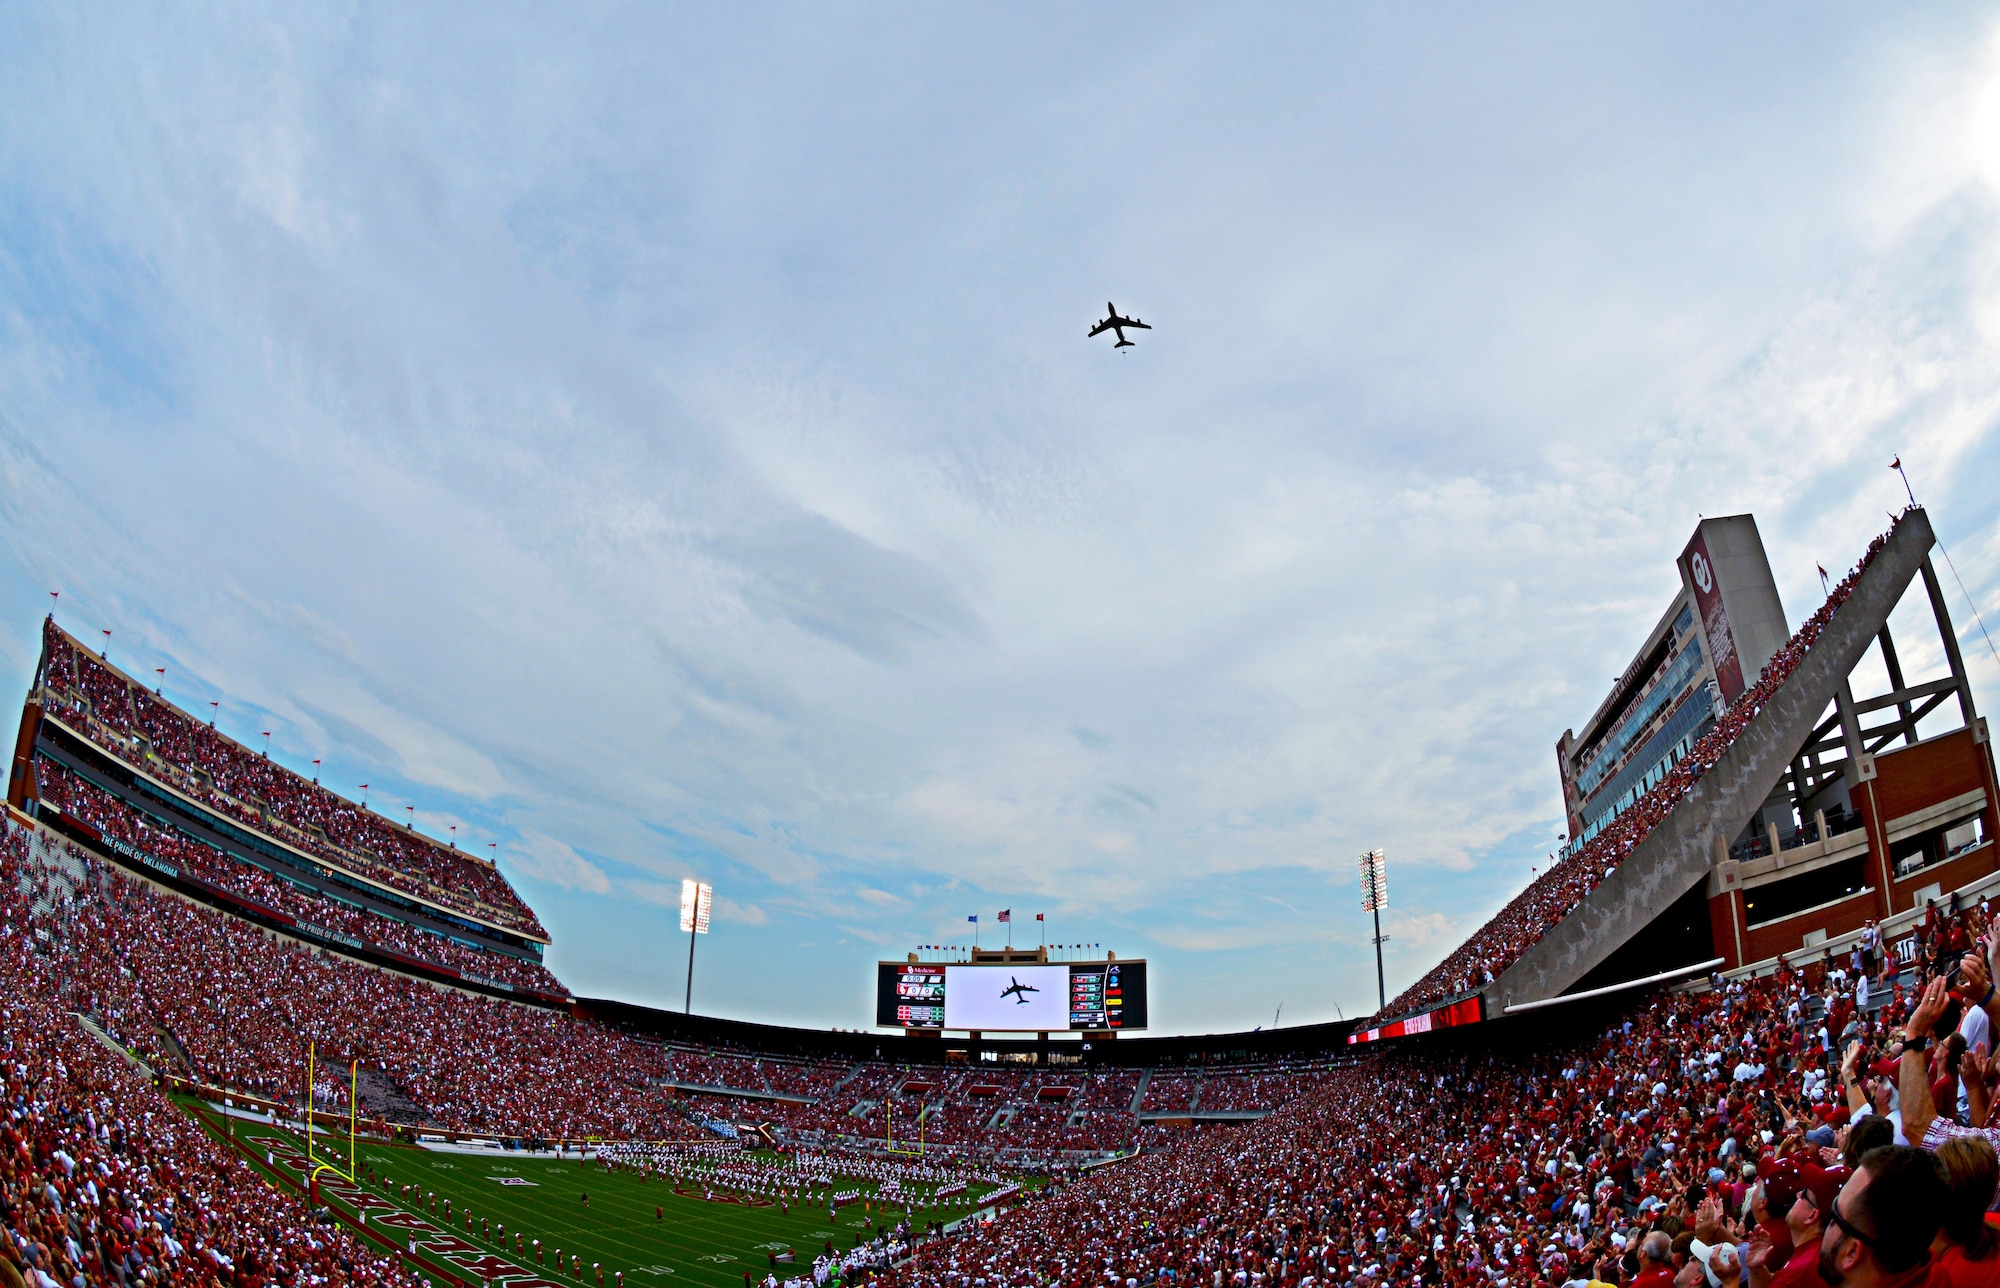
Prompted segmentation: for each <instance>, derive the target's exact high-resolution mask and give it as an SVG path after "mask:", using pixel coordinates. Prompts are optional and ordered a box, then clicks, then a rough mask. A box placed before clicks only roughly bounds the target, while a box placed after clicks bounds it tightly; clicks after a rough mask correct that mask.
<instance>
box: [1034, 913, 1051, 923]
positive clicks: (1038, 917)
mask: <svg viewBox="0 0 2000 1288" xmlns="http://www.w3.org/2000/svg"><path fill="white" fill-rule="evenodd" d="M1035 920H1036V921H1047V920H1048V918H1047V917H1044V916H1043V915H1042V914H1041V913H1039V912H1038V913H1036V914H1035Z"/></svg>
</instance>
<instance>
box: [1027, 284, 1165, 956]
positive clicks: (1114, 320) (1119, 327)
mask: <svg viewBox="0 0 2000 1288" xmlns="http://www.w3.org/2000/svg"><path fill="white" fill-rule="evenodd" d="M1104 311H1105V312H1106V313H1108V314H1110V315H1111V316H1109V317H1107V318H1105V319H1104V320H1103V321H1102V322H1099V323H1098V324H1097V325H1096V326H1094V327H1092V328H1090V336H1099V335H1103V334H1104V333H1105V332H1106V331H1116V332H1117V333H1118V343H1117V344H1114V345H1112V346H1111V347H1112V348H1114V349H1129V348H1131V347H1132V342H1131V341H1130V340H1127V339H1126V338H1125V328H1126V327H1128V326H1129V327H1132V328H1134V329H1135V330H1139V331H1150V330H1152V329H1153V328H1152V327H1149V326H1147V325H1146V324H1145V323H1144V322H1141V321H1140V320H1139V319H1138V318H1121V317H1119V316H1118V306H1117V305H1116V304H1112V303H1110V302H1108V301H1107V302H1106V303H1105V305H1104ZM1090 336H1085V337H1084V338H1085V339H1089V338H1090ZM1037 991H1038V992H1039V991H1040V990H1037Z"/></svg>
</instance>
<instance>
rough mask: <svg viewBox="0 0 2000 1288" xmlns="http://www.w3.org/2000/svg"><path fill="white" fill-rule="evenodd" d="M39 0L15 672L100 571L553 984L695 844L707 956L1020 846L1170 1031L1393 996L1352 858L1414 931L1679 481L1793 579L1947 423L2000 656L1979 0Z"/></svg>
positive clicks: (189, 696) (33, 60)
mask: <svg viewBox="0 0 2000 1288" xmlns="http://www.w3.org/2000/svg"><path fill="white" fill-rule="evenodd" d="M0 26H4V28H5V29H6V30H7V31H8V33H9V36H8V39H7V40H6V41H4V42H0V507H4V520H5V522H4V525H0V538H4V542H0V676H4V677H5V679H6V681H7V682H8V683H11V686H12V688H11V690H5V689H4V686H0V691H11V692H12V693H16V694H25V692H26V691H27V689H28V686H29V684H30V683H31V681H32V676H33V671H34V664H35V658H36V653H37V647H38V645H37V640H38V627H39V623H40V620H41V618H42V616H43V614H44V613H46V612H47V611H48V610H49V607H50V604H51V602H52V601H51V600H50V598H49V592H50V591H60V592H61V598H60V601H59V608H58V609H57V614H58V620H59V621H61V622H62V623H63V624H64V625H65V626H67V627H68V628H69V629H71V630H72V631H74V632H75V633H77V634H78V635H79V636H81V637H83V638H86V639H94V638H96V637H97V636H98V633H99V632H100V631H102V630H106V629H109V630H110V631H112V636H111V640H110V645H109V648H110V657H111V660H112V661H113V662H114V663H117V664H119V665H122V666H124V667H125V668H127V669H128V670H130V671H131V672H132V673H134V674H140V675H148V674H151V673H152V672H153V670H154V669H155V668H161V667H163V668H165V671H166V675H165V679H164V691H165V694H166V696H167V697H169V698H171V699H173V700H174V701H176V702H178V703H180V704H181V705H182V706H184V707H186V708H188V709H191V710H195V711H205V710H206V709H207V705H208V703H209V702H211V701H216V702H219V703H220V706H219V708H218V710H219V717H218V719H219V725H220V727H221V728H222V729H224V730H225V731H226V732H229V733H232V734H234V735H236V736H237V737H239V738H242V739H244V740H245V741H246V742H253V743H255V742H260V741H261V740H260V739H259V738H258V737H257V735H258V733H259V732H260V731H261V730H264V729H270V730H272V731H273V738H272V754H273V756H274V757H275V758H277V759H278V760H280V761H281V762H283V763H286V764H288V765H291V766H292V767H294V768H301V769H309V768H310V762H311V761H312V760H313V759H314V758H319V759H322V760H323V761H324V762H325V770H324V777H325V781H326V782H327V783H328V784H329V785H330V786H333V787H334V788H336V789H337V790H342V791H345V792H347V793H349V794H354V793H355V792H357V791H358V785H359V784H360V783H362V782H368V783H370V784H371V791H370V793H369V800H370V803H371V805H374V806H375V807H377V808H379V809H381V810H382V811H383V812H384V813H386V814H389V815H390V816H392V817H396V818H402V817H404V816H405V807H406V806H414V807H415V811H416V813H415V818H416V822H417V826H418V827H419V829H420V830H424V831H427V832H429V833H431V834H433V835H437V836H440V837H444V836H451V837H454V838H456V839H457V840H458V842H459V843H460V844H462V845H464V846H466V847H467V848H470V849H475V850H479V851H482V852H487V853H494V854H497V855H498V858H499V862H500V864H501V867H502V869H503V870H504V871H505V872H506V874H507V875H508V876H509V878H510V879H511V880H513V881H514V882H515V883H516V885H517V886H518V887H519V889H520V890H521V891H522V893H523V894H524V895H525V897H526V898H527V899H528V900H529V902H530V903H531V905H532V906H533V907H534V908H535V909H536V910H537V911H538V912H539V913H540V915H541V916H542V918H543V920H544V922H545V924H546V925H547V926H548V928H549V930H550V932H551V934H552V936H553V939H554V944H553V947H552V948H551V950H550V952H549V957H548V960H549V963H550V965H551V967H552V968H553V969H554V970H555V971H556V972H557V974H558V975H559V976H561V977H562V979H563V980H564V981H565V982H566V983H568V984H569V985H570V986H571V987H572V988H573V989H574V990H576V991H577V992H578V993H579V994H582V995H588V996H609V997H618V998H623V999H628V1000H633V1001H640V1002H648V1003H657V1004H674V1005H677V1004H679V1003H680V1002H681V999H682V996H683V989H684V987H685V985H686V975H685V970H686V964H685V957H686V953H685V948H686V945H685V943H684V942H683V940H682V939H681V937H680V936H679V935H678V933H677V927H676V921H677V903H678V897H679V883H680V881H681V879H682V878H683V877H688V876H694V877H699V878H701V879H704V880H708V881H711V882H712V883H713V884H714V886H715V889H716V891H717V898H718V905H717V916H716V922H715V927H714V933H713V934H711V935H710V936H708V937H707V938H706V939H704V940H703V941H702V942H701V944H700V946H699V951H698V956H697V960H696V966H695V977H694V981H693V997H694V1006H695V1009H696V1010H698V1011H702V1012H705V1013H709V1014H720V1015H728V1016H734V1017H740V1018H748V1019H758V1020H771V1021H779V1022H785V1023H797V1024H805V1025H812V1026H818V1027H829V1026H830V1027H837V1028H865V1027H867V1026H869V1024H870V1023H871V1022H872V1019H873V1007H872V989H873V968H872V963H873V962H875V961H876V960H878V959H881V958H900V957H901V956H902V955H903V954H904V953H906V952H909V951H911V950H913V949H915V948H916V947H917V946H918V945H920V944H931V943H951V944H962V943H967V942H969V936H968V933H967V932H968V931H970V930H971V929H972V927H971V926H970V925H968V923H967V921H966V918H967V917H968V916H972V915H978V916H979V917H980V918H981V922H980V927H979V932H980V934H981V936H982V940H981V942H982V943H987V944H991V943H992V942H993V941H994V938H995V936H996V935H997V934H1000V933H1002V929H1003V928H1001V927H998V926H996V925H995V924H994V916H995V914H996V913H998V912H999V911H1000V910H1001V909H1010V910H1011V911H1012V913H1013V915H1014V917H1015V919H1016V922H1015V925H1014V927H1013V929H1014V935H1015V940H1016V942H1017V943H1019V942H1023V941H1025V942H1030V943H1034V942H1039V940H1038V938H1037V925H1036V923H1035V922H1034V921H1033V920H1032V919H1033V917H1034V915H1035V914H1037V913H1042V914H1045V915H1046V918H1047V920H1046V921H1045V922H1043V923H1041V927H1042V928H1045V930H1046V934H1047V937H1048V939H1049V940H1051V941H1052V942H1056V943H1091V944H1101V945H1103V946H1104V947H1105V948H1108V949H1111V950H1113V951H1116V952H1117V953H1118V954H1119V955H1120V956H1121V957H1145V958H1147V959H1148V960H1149V961H1150V962H1151V968H1150V978H1151V993H1152V997H1151V1004H1152V1014H1153V1019H1154V1023H1155V1026H1156V1030H1157V1031H1160V1032H1209V1031H1226V1030H1235V1029H1243V1028H1249V1027H1253V1026H1255V1025H1260V1024H1261V1025H1265V1026H1267V1027H1268V1026H1269V1025H1271V1024H1273V1023H1282V1024H1285V1025H1291V1024H1297V1023H1308V1022H1313V1021H1318V1020H1328V1019H1335V1018H1339V1017H1341V1016H1349V1017H1351V1016H1353V1015H1354V1014H1356V1013H1357V1012H1366V1011H1368V1010H1372V1009H1373V1006H1374V1002H1375V994H1376V980H1375V978H1374V962H1373V960H1372V948H1371V945H1370V944H1369V935H1370V933H1371V928H1370V926H1369V924H1368V922H1367V919H1366V917H1365V915H1364V914H1363V913H1362V912H1361V910H1360V904H1359V894H1358V890H1357V887H1356V870H1355V857H1356V855H1357V854H1358V853H1360V852H1361V851H1363V850H1366V849H1368V848H1371V847H1374V846H1381V847H1383V848H1384V849H1385V850H1386V851H1387V854H1388V862H1389V889H1390V907H1389V912H1388V916H1387V920H1386V922H1385V924H1384V929H1385V930H1386V931H1387V932H1388V933H1389V935H1390V937H1391V938H1390V941H1389V942H1388V944H1387V945H1386V946H1385V949H1386V972H1387V987H1388V992H1389V993H1390V994H1391V995H1393V994H1394V993H1396V992H1397V991H1398V990H1399V989H1400V988H1401V987H1403V986H1405V985H1407V984H1408V983H1410V982H1411V981H1412V980H1414V979H1415V978H1416V977H1417V976H1419V975H1420V974H1422V973H1423V971H1424V970H1426V969H1427V968H1428V967H1429V966H1430V965H1431V964H1433V963H1434V962H1436V961H1437V960H1438V959H1439V958H1440V957H1441V956H1443V955H1444V953H1445V952H1447V951H1448V950H1449V949H1450V948H1451V947H1453V946H1454V945H1455V944H1457V943H1458V942H1459V941H1460V940H1461V939H1462V938H1463V937H1464V936H1465V935H1466V934H1467V933H1469V932H1470V931H1471V930H1472V929H1474V928H1475V927H1477V926H1478V925H1479V924H1480V923H1481V922H1482V921H1483V920H1484V919H1485V918H1486V917H1488V916H1490V915H1491V914H1492V913H1493V912H1494V911H1495V910H1496V909H1498V908H1499V907H1500V906H1501V905H1502V904H1504V903H1505V901H1506V900H1507V899H1508V898H1510V897H1511V896H1512V895H1513V894H1514V893H1516V892H1517V891H1518V890H1519V889H1520V888H1521V887H1522V886H1523V885H1524V884H1525V883H1526V882H1527V881H1528V879H1529V878H1530V875H1531V873H1532V870H1533V868H1534V866H1535V865H1536V864H1539V863H1544V862H1546V857H1545V856H1546V855H1547V854H1548V852H1549V851H1550V850H1551V849H1552V848H1553V846H1554V843H1555V838H1556V835H1557V833H1558V831H1559V830H1560V827H1561V818H1562V808H1561V802H1560V789H1559V784H1558V780H1557V775H1556V766H1555V755H1554V750H1553V749H1554V744H1555V742H1556V740H1557V738H1558V737H1560V736H1561V734H1562V733H1563V731H1564V730H1565V729H1566V728H1572V727H1577V726H1580V725H1581V724H1582V723H1583V722H1584V721H1585V720H1586V719H1587V718H1588V717H1589V715H1590V713H1591V712H1592V710H1593V709H1594V708H1595V707H1596V706H1597V704H1598V702H1599V701H1600V700H1601V699H1602V698H1603V696H1604V694H1605V692H1606V691H1607V690H1608V688H1609V685H1610V682H1611V679H1612V677H1613V676H1615V675H1616V674H1617V673H1618V672H1619V671H1620V670H1621V669H1622V668H1623V667H1624V666H1625V665H1626V663H1627V662H1628V661H1629V660H1630V658H1631V655H1632V653H1633V651H1634V650H1635V649H1636V648H1637V646H1638V644H1639V643H1640V642H1641V638H1642V637H1643V635H1644V633H1645V632H1646V630H1647V629H1648V628H1650V627H1651V626H1652V625H1653V623H1654V621H1655V620H1656V619H1657V617H1658V616H1659V614H1660V612H1661V611H1662V609H1663V608H1664V607H1665V605H1666V603H1667V600H1668V598H1669V597H1670V596H1671V595H1672V594H1673V592H1674V589H1675V587H1676V585H1677V581H1678V575H1677V573H1676V572H1675V569H1674V558H1675V556H1676V555H1677V554H1678V553H1679V551H1680V549H1681V547H1682V546H1683V544H1684V543H1685V542H1686V540H1687V538H1688V536H1689V534H1690V533H1691V531H1692V529H1693V527H1694V525H1695V523H1696V522H1697V521H1698V518H1699V516H1701V515H1703V514H1709V515H1715V514H1732V513H1741V512H1745V511H1748V512H1751V513H1754V514H1755V515H1756V517H1757V520H1758V523H1759V526H1760V529H1761V531H1762V533H1763V537H1764V541H1765V544H1766V548H1767V550H1768V552H1769V555H1770V558H1771V562H1772V566H1773V569H1774V572H1775V573H1776V576H1777V580H1778V585H1779V590H1780V594H1781V597H1782V599H1783V601H1784V605H1785V609H1786V612H1787V614H1788V616H1789V617H1790V618H1791V619H1792V622H1793V624H1794V625H1796V624H1797V623H1798V622H1800V621H1802V620H1803V619H1804V618H1805V617H1806V616H1807V615H1808V614H1809V613H1810V612H1811V611H1812V609H1813V608H1814V607H1816V605H1817V603H1818V600H1819V596H1820V591H1819V582H1818V575H1817V573H1816V572H1815V565H1816V564H1824V565H1825V566H1826V567H1827V568H1828V569H1829V570H1832V571H1833V572H1834V573H1835V575H1836V576H1837V575H1838V574H1839V572H1840V571H1841V570H1844V569H1845V568H1847V567H1849V566H1850V565H1851V564H1852V563H1853V562H1854V560H1855V559H1856V557H1858V555H1859V554H1860V552H1861V550H1862V549H1863V547H1865V545H1866V544H1867V542H1868V540H1869V539H1870V538H1871V537H1873V536H1874V535H1875V534H1876V533H1877V532H1878V531H1880V530H1882V529H1883V528H1884V527H1885V526H1886V525H1887V522H1888V520H1887V514H1888V512H1889V511H1890V510H1891V509H1892V508H1895V507H1899V506H1900V505H1902V504H1903V503H1904V496H1903V488H1902V484H1901V482H1900V481H1899V480H1898V479H1897V477H1896V475H1895V474H1893V473H1892V472H1890V471H1889V470H1888V469H1887V468H1886V466H1887V464H1888V462H1889V461H1890V459H1891V458H1892V457H1894V456H1896V455H1897V454H1899V453H1900V455H1901V458H1902V460H1903V462H1904V463H1905V465H1906V466H1907V467H1908V469H1909V475H1910V481H1911V484H1912V486H1913V487H1914V488H1915V489H1916V492H1917V494H1918V497H1919V498H1920V499H1921V500H1922V501H1923V502H1924V503H1925V504H1926V505H1927V506H1928V507H1929V509H1930V513H1931V516H1932V520H1933V523H1934V525H1935V526H1936V528H1937V530H1938V532H1939V535H1940V536H1941V538H1942V539H1943V541H1944V543H1945V545H1946V548H1947V550H1948V551H1949V553H1950V555H1951V557H1952V565H1953V568H1954V569H1955V571H1956V574H1957V575H1958V576H1957V577H1954V576H1953V575H1952V572H1951V570H1944V569H1941V571H1943V572H1945V574H1946V584H1947V587H1948V589H1949V592H1950V602H1951V607H1952V609H1953V611H1954V613H1955V614H1956V615H1957V617H1958V624H1959V626H1960V628H1961V638H1962V640H1963V642H1964V649H1965V656H1966V659H1967V662H1968V665H1969V666H1970V667H1971V669H1972V673H1973V677H1974V682H1975V692H1976V693H1977V695H1978V697H1979V699H1980V702H1981V706H1982V710H1984V709H1987V708H1988V707H1990V706H1991V704H1992V703H1993V702H1994V701H1996V700H2000V660H1996V658H1995V656H1994V654H1993V653H1992V652H1990V651H1989V648H1988V646H1987V644H1986V642H1985V639H1984V637H1983V636H1982V635H1981V633H1980V630H1979V627H1978V626H1977V625H1976V624H1975V623H1974V621H1973V620H1972V613H1971V607H1970V606H1971V604H1973V603H1976V604H1977V605H1978V607H1979V610H1980V612H1981V614H1982V615H1983V617H1984V619H1985V621H1986V623H1987V625H1988V627H1989V628H1991V627H2000V488H1996V487H1995V481H1996V480H2000V434H1996V432H1995V425H1996V420H2000V11H1996V10H1995V9H1994V8H1993V7H1991V6H1985V7H1982V6H1966V5H1943V6H1934V7H1928V8H1926V9H1924V10H1922V11H1921V12H1912V11H1904V10H1900V9H1883V8H1880V7H1874V6H1862V5H1842V6H1834V7H1831V8H1829V7H1825V6H1816V7H1811V8H1807V7H1803V6H1769V7H1763V8H1760V9H1758V10H1756V11H1754V12H1744V11H1742V10H1741V7H1740V6H1722V5H1710V6H1699V5H1696V6H1674V7H1671V8H1667V9H1659V8H1653V9H1648V8H1643V7H1636V6H1634V7H1625V6H1601V5H1573V6H1554V7H1549V6H1517V7H1509V8H1507V9H1506V10H1504V11H1499V10H1493V11H1482V10H1467V9H1465V8H1463V7H1446V6H1429V5H1394V6H1387V5H1385V6H1361V5H1354V6H1323V5H1310V6H1285V5H1269V6H1256V7H1252V8H1248V9H1245V8H1242V7H1234V8H1227V9H1216V8H1213V7H1187V6H1176V5H1154V6H1147V7H1146V8H1145V9H1143V10H1139V9H1133V8H1130V7H1100V8H1097V9H1092V10H1089V11H1079V10H1077V9H1076V8H1075V7H1074V6H1054V5H1039V4H1024V5H1012V6H1006V7H1005V8H1004V9H1000V10H992V11H978V10H974V9H967V8H956V9H953V8H946V9H919V8H912V7H909V6H893V7H892V6H881V5H867V4H859V5H843V6H823V5H796V6H780V5H731V6H721V7H718V6H684V7H677V6H671V5H635V6H622V5H608V4H607V5H590V6H577V7H574V8H566V9H560V10H552V9H550V8H548V7H547V6H527V5H496V4H483V5H458V4H445V3H438V4H427V5H421V6H364V5H323V6H294V7H291V8H279V9H273V8H271V7H268V6H248V7H235V6H227V5H216V6H206V7H190V8H164V9H145V10H115V9H102V8H91V7H87V6H86V7H79V6H56V7H47V6H28V5H22V4H13V3H5V4H0ZM1107 300H1109V301H1114V302H1115V303H1116V305H1117V307H1118V308H1119V310H1120V311H1122V312H1125V313H1127V314H1137V315H1138V316H1140V317H1142V318H1144V319H1145V320H1146V321H1147V322H1148V323H1150V324H1151V325H1152V326H1153V328H1154V329H1153V330H1151V331H1146V332H1141V333H1138V334H1137V338H1138V344H1137V345H1136V346H1135V347H1132V348H1128V349H1121V350H1115V351H1114V350H1113V349H1112V348H1111V346H1110V338H1109V337H1100V338H1098V339H1096V340H1088V339H1086V338H1085V332H1086V330H1087V329H1088V328H1089V326H1090V325H1091V323H1092V322H1093V321H1094V320H1096V319H1097V318H1098V317H1101V316H1102V315H1103V306H1104V305H1105V303H1106V301H1107ZM1958 578H1962V581H1963V590H1962V591H1961V589H1960V587H1959V584H1958ZM1898 622H1899V641H1898V642H1899V646H1900V648H1901V651H1902V654H1903V658H1904V661H1905V665H1906V668H1907V669H1908V670H1909V671H1911V672H1912V673H1913V676H1921V675H1931V674H1936V673H1937V672H1938V671H1939V669H1940V668H1941V665H1942V664H1941V660H1940V659H1941V657H1942V654H1941V651H1940V649H1939V646H1938V643H1937V640H1936V636H1935V632H1928V633H1927V632H1926V631H1925V630H1924V629H1923V624H1922V622H1921V620H1919V619H1917V618H1915V617H1913V616H1912V614H1911V610H1910V609H1909V608H1908V607H1906V610H1905V611H1904V613H1903V614H1902V615H1901V616H1900V617H1899V618H1898ZM454 827H455V828H456V829H457V830H456V831H455V832H453V831H451V830H450V829H452V828H454ZM489 846H490V847H493V848H491V849H489V848H488V847H489Z"/></svg>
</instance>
